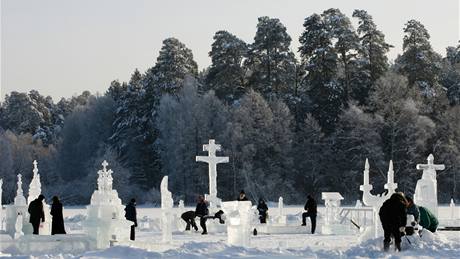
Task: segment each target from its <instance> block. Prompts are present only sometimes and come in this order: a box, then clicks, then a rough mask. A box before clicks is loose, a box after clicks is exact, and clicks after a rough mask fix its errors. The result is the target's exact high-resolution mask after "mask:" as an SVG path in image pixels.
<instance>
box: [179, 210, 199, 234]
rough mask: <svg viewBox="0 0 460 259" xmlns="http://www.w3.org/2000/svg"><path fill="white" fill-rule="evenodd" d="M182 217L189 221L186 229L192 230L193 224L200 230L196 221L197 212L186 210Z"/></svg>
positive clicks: (186, 221)
mask: <svg viewBox="0 0 460 259" xmlns="http://www.w3.org/2000/svg"><path fill="white" fill-rule="evenodd" d="M181 218H182V219H183V220H184V221H185V223H187V226H186V227H185V230H190V226H192V227H193V228H194V229H195V230H198V227H197V226H196V223H195V212H193V211H189V212H185V213H183V214H182V215H181Z"/></svg>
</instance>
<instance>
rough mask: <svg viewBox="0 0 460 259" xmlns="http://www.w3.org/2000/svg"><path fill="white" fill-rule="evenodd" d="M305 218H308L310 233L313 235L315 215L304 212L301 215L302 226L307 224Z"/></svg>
mask: <svg viewBox="0 0 460 259" xmlns="http://www.w3.org/2000/svg"><path fill="white" fill-rule="evenodd" d="M307 217H310V221H311V233H312V234H315V229H316V214H315V213H309V212H304V213H302V225H306V224H307Z"/></svg>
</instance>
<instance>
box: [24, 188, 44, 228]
mask: <svg viewBox="0 0 460 259" xmlns="http://www.w3.org/2000/svg"><path fill="white" fill-rule="evenodd" d="M44 199H45V196H43V195H41V194H40V195H39V196H38V198H37V199H35V200H33V201H32V202H31V203H30V204H29V208H28V210H27V211H28V212H29V214H30V219H29V222H30V223H32V227H33V228H34V232H33V234H34V235H38V229H39V228H40V222H45V212H44V211H43V200H44Z"/></svg>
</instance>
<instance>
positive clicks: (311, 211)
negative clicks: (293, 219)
mask: <svg viewBox="0 0 460 259" xmlns="http://www.w3.org/2000/svg"><path fill="white" fill-rule="evenodd" d="M304 209H305V210H306V212H304V213H302V226H306V225H307V217H310V221H311V233H312V234H315V229H316V215H317V213H318V212H317V205H316V201H315V199H314V198H313V196H311V195H310V194H309V195H308V196H307V202H306V203H305V206H304Z"/></svg>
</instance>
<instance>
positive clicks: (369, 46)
mask: <svg viewBox="0 0 460 259" xmlns="http://www.w3.org/2000/svg"><path fill="white" fill-rule="evenodd" d="M353 17H355V18H357V19H358V28H357V33H358V36H359V43H360V45H361V46H360V48H359V51H358V55H357V60H356V68H357V69H356V71H354V73H356V74H355V78H354V80H353V82H352V84H353V92H352V93H351V95H352V98H353V99H355V100H357V101H358V102H359V104H361V105H363V104H366V103H367V100H368V97H369V92H370V91H371V89H372V87H373V85H374V83H375V81H376V80H377V79H379V78H380V77H381V76H382V75H383V74H384V73H385V72H386V71H387V70H388V58H387V56H386V54H387V53H388V51H389V50H390V48H391V47H392V46H391V45H390V44H388V43H386V42H385V35H384V34H383V33H382V32H381V31H380V30H378V29H377V25H376V24H375V23H374V21H373V19H372V16H371V15H369V14H368V13H367V12H366V11H365V10H355V11H354V12H353Z"/></svg>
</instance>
